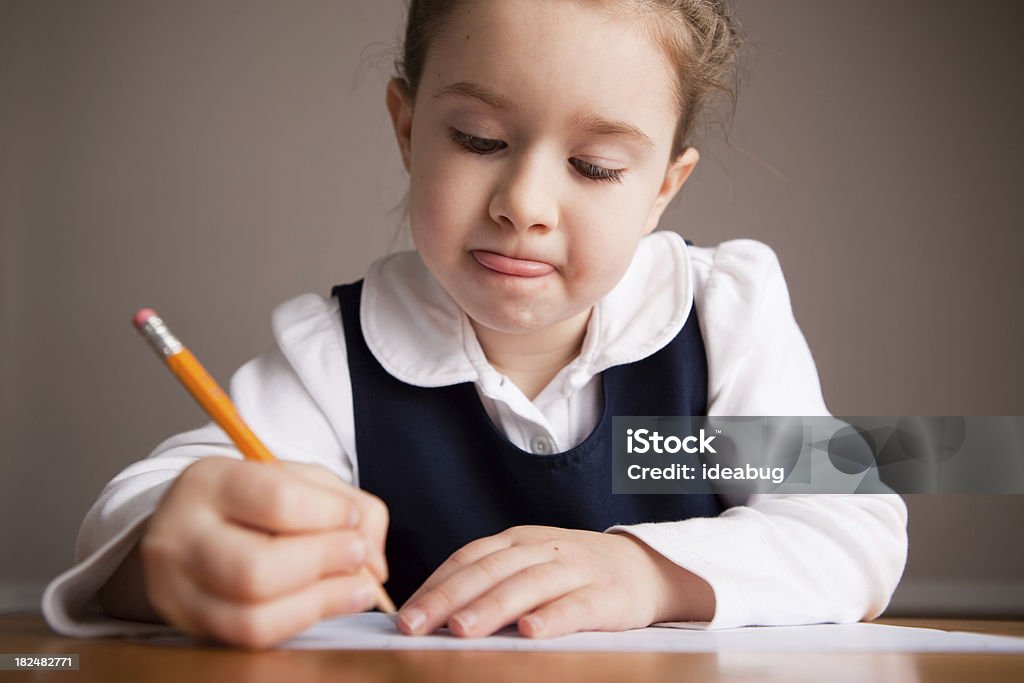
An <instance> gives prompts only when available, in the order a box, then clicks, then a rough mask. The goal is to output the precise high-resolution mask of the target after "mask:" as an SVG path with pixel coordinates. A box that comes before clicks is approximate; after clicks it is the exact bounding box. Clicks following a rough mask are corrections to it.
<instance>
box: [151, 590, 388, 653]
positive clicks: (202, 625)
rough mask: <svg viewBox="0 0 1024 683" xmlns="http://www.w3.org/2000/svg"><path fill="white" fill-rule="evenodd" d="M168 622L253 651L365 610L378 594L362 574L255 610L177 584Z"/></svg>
mask: <svg viewBox="0 0 1024 683" xmlns="http://www.w3.org/2000/svg"><path fill="white" fill-rule="evenodd" d="M177 594H178V599H177V602H178V605H177V606H175V607H173V608H171V610H170V612H171V614H173V617H174V618H173V620H172V623H174V624H175V625H176V626H178V627H179V628H181V629H182V630H183V631H185V632H186V633H189V634H190V635H193V636H197V637H200V638H213V639H215V640H218V641H221V642H224V643H229V644H231V645H237V646H240V647H245V648H251V649H262V648H267V647H270V646H272V645H275V644H277V643H280V642H281V641H283V640H286V639H288V638H290V637H292V636H294V635H296V634H297V633H300V632H302V631H304V630H305V629H307V628H309V627H310V626H312V625H313V624H315V623H316V622H317V621H319V620H321V619H324V618H326V617H329V616H333V615H336V614H349V613H354V612H362V611H365V610H367V609H369V608H370V607H371V606H372V605H373V603H374V600H375V597H376V594H375V592H374V590H373V584H372V582H370V581H368V580H367V579H366V578H365V577H363V576H361V575H352V576H340V577H331V578H327V579H324V580H322V581H319V582H317V583H315V584H313V585H311V586H307V587H306V588H304V589H302V590H299V591H296V592H294V593H290V594H288V595H286V596H282V597H281V598H278V599H276V600H271V601H267V602H263V603H259V604H256V605H247V604H239V603H235V602H231V601H229V600H223V599H221V598H219V597H217V596H214V595H211V594H209V593H207V592H206V591H204V590H203V589H202V588H201V587H200V586H198V585H196V584H193V583H191V582H188V581H186V580H180V581H179V585H178V586H177Z"/></svg>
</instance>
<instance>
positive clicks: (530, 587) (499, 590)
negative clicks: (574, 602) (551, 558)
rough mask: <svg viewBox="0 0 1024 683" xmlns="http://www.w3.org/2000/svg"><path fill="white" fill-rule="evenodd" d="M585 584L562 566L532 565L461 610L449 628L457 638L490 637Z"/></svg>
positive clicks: (552, 564) (583, 578)
mask: <svg viewBox="0 0 1024 683" xmlns="http://www.w3.org/2000/svg"><path fill="white" fill-rule="evenodd" d="M584 582H585V577H584V576H582V575H581V574H580V573H579V572H573V571H570V570H569V568H567V567H566V566H565V565H562V564H558V563H555V562H545V563H543V564H536V565H532V566H529V567H526V568H525V569H523V570H521V571H519V572H517V573H515V574H514V575H513V576H511V577H509V578H508V579H506V580H505V581H502V582H501V583H500V584H498V585H497V586H495V587H494V588H493V589H492V590H489V591H487V592H485V593H484V594H483V595H481V596H480V597H479V598H477V599H475V600H473V601H472V602H471V603H469V604H468V605H466V606H465V607H463V608H462V609H460V610H458V611H457V612H456V613H455V614H453V615H452V617H451V618H450V619H449V620H448V625H449V627H450V628H451V631H452V633H453V634H454V635H457V636H462V637H465V638H479V637H483V636H489V635H491V634H492V633H494V632H495V631H497V630H498V629H500V628H501V627H503V626H506V625H507V624H511V623H515V622H516V620H517V619H519V617H521V616H523V615H524V614H526V613H528V612H530V611H531V610H535V609H537V607H539V606H541V605H543V604H545V603H548V602H551V601H552V600H555V599H557V598H560V597H562V596H563V595H566V594H568V593H570V592H571V591H573V590H576V589H578V588H581V587H582V586H583V585H585V584H584Z"/></svg>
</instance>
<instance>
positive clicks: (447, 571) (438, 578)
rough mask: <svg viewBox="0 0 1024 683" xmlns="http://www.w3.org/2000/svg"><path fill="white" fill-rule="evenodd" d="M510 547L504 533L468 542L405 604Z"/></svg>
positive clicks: (510, 543)
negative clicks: (457, 573) (454, 575)
mask: <svg viewBox="0 0 1024 683" xmlns="http://www.w3.org/2000/svg"><path fill="white" fill-rule="evenodd" d="M511 545H512V539H511V537H510V536H509V535H508V534H505V533H500V534H495V535H493V536H485V537H483V538H478V539H476V540H475V541H470V542H469V543H467V544H466V545H464V546H462V547H461V548H459V549H458V550H456V551H455V552H454V553H452V554H451V556H450V557H449V558H448V559H447V560H445V561H444V562H442V563H441V566H439V567H438V568H437V569H435V570H434V572H433V573H432V574H431V575H430V576H428V577H427V580H426V581H424V582H423V585H422V586H420V587H419V588H418V589H416V592H415V593H413V594H412V597H410V598H409V599H408V600H406V601H405V604H406V605H410V604H412V603H413V602H415V601H416V600H417V599H419V597H420V596H421V595H423V594H424V593H426V592H427V591H430V590H433V589H434V588H435V587H436V586H437V585H438V584H439V583H441V582H442V581H444V580H446V579H447V578H448V577H450V576H451V575H452V574H454V573H456V572H458V571H461V570H463V569H465V568H466V567H468V566H470V565H472V564H473V563H475V562H477V561H478V560H479V559H480V558H482V557H484V556H486V555H490V554H492V553H495V552H497V551H499V550H504V549H505V548H508V547H509V546H511Z"/></svg>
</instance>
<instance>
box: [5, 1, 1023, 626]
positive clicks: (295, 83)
mask: <svg viewBox="0 0 1024 683" xmlns="http://www.w3.org/2000/svg"><path fill="white" fill-rule="evenodd" d="M402 14H403V3H401V2H398V1H397V0H389V1H388V2H379V3H370V2H340V1H339V2H326V1H320V0H303V1H302V2H293V1H289V2H284V1H283V0H281V1H271V0H230V1H228V0H220V1H216V2H198V1H189V2H175V3H169V2H163V1H157V0H122V1H115V0H92V1H90V2H73V1H71V0H66V1H55V0H25V1H21V0H13V1H12V0H2V1H0V228H2V229H0V287H2V290H0V291H2V297H0V306H2V310H0V320H2V331H0V347H2V352H0V364H2V365H0V372H2V374H0V409H2V410H0V414H2V420H3V423H2V425H0V426H2V430H0V433H2V437H0V438H2V439H3V441H2V443H0V448H2V450H0V454H2V465H0V467H2V481H0V501H2V502H0V505H2V508H0V585H2V586H3V589H2V590H3V593H2V597H3V598H4V599H6V600H7V601H8V602H12V601H14V602H17V600H19V599H23V598H24V596H26V595H28V596H31V595H32V594H33V592H34V591H36V590H38V586H39V584H40V582H41V581H44V580H45V579H47V578H49V577H51V576H53V575H55V574H56V573H57V572H59V571H61V570H62V569H64V568H66V567H67V566H68V565H69V564H70V562H71V553H72V548H73V544H74V539H75V534H76V532H77V528H78V524H79V522H80V520H81V518H82V516H83V515H84V514H85V512H86V511H87V509H88V508H89V506H90V504H91V502H92V501H93V500H94V499H95V497H96V495H97V494H98V493H99V491H100V489H101V488H102V486H103V484H104V483H105V482H106V481H107V480H108V479H109V478H110V477H111V476H113V475H114V474H115V473H116V472H117V471H118V470H120V469H121V468H122V467H124V466H125V465H127V464H128V463H130V462H132V461H133V460H136V459H139V458H141V457H143V456H145V455H146V453H147V452H148V451H149V450H150V449H151V448H152V447H153V446H154V445H155V444H156V443H157V442H159V441H160V440H162V439H163V438H164V437H166V436H167V435H169V434H171V433H173V432H175V431H180V430H182V429H185V428H188V427H191V426H193V425H196V424H198V423H200V422H203V421H204V420H203V417H202V415H201V414H200V412H199V410H198V409H197V408H195V407H194V406H193V405H192V402H191V401H190V400H188V399H187V398H186V397H185V395H184V394H183V392H182V391H181V389H180V388H179V387H178V386H177V385H176V384H175V383H174V382H173V381H172V380H171V379H170V377H169V376H168V375H167V373H166V370H164V369H163V368H161V367H160V365H159V363H157V362H155V361H154V359H153V358H152V355H151V352H150V351H149V350H148V349H146V348H145V347H144V345H143V344H142V343H141V342H140V341H139V339H137V338H136V335H135V332H134V331H133V330H132V329H131V327H130V324H129V319H130V316H131V314H132V313H133V312H134V311H135V310H136V309H137V308H138V307H140V306H142V305H149V306H153V307H154V308H156V309H157V310H159V311H160V312H161V313H162V314H163V315H164V317H165V318H166V319H167V320H168V321H172V324H173V326H174V328H175V330H176V331H177V332H178V333H179V334H180V335H181V336H182V337H183V338H184V339H185V340H186V341H187V343H188V344H189V345H190V346H191V347H192V348H193V349H194V350H195V351H196V353H197V354H198V355H199V356H200V357H201V358H202V359H203V360H204V362H205V363H206V364H207V366H208V367H209V368H210V370H211V371H212V372H213V374H214V375H215V376H217V377H218V378H219V379H220V380H222V381H224V382H226V381H227V379H228V378H229V377H230V374H231V372H232V371H233V370H234V368H236V367H237V366H238V365H239V364H241V363H242V362H244V361H245V360H246V359H248V358H250V357H252V356H253V355H255V354H257V353H259V352H261V351H263V350H265V349H266V348H268V346H269V344H270V342H271V335H270V330H269V324H268V323H269V314H270V311H271V309H272V308H273V306H274V305H275V304H277V303H279V302H280V301H282V300H284V299H286V298H288V297H290V296H292V295H294V294H297V293H300V292H303V291H310V290H312V291H318V292H326V291H327V290H328V288H329V287H330V285H331V284H333V283H337V282H342V281H349V280H352V279H355V278H357V277H359V276H361V274H362V273H363V271H364V268H365V266H366V265H367V264H368V263H369V262H370V261H371V260H372V259H374V258H376V257H377V256H380V255H382V254H383V253H385V252H386V251H387V250H388V249H389V247H391V245H392V241H393V237H394V235H395V233H396V230H397V228H398V225H399V223H400V218H401V212H400V210H396V206H397V205H398V204H399V202H400V201H401V199H402V196H403V193H404V187H405V178H404V173H403V172H402V170H401V165H400V163H399V158H398V154H397V151H396V148H395V145H394V142H393V140H392V138H391V133H390V130H389V125H388V123H387V120H386V115H385V110H384V107H383V92H384V90H383V88H384V83H385V80H386V78H387V75H388V69H389V66H390V58H391V53H390V49H391V48H392V47H393V45H394V44H395V39H396V38H397V36H398V35H399V31H400V22H401V17H402ZM739 16H740V17H741V19H742V20H743V23H744V27H745V30H746V32H747V33H748V35H749V37H750V46H751V52H752V57H751V60H750V67H749V69H748V73H747V74H746V77H745V83H744V88H743V92H742V95H741V98H740V106H739V111H738V114H737V117H736V119H735V124H734V126H733V129H732V133H731V145H727V144H724V143H723V141H722V140H721V138H720V137H719V138H714V139H711V140H710V141H709V142H708V144H706V145H704V146H703V154H704V160H703V161H702V163H701V165H700V166H699V168H698V170H697V172H696V174H695V176H694V177H693V179H692V180H691V181H690V183H689V184H688V186H687V187H686V189H685V190H684V192H683V194H682V197H681V199H679V200H677V203H676V204H675V205H674V206H673V208H672V209H671V210H670V211H669V213H668V215H667V216H666V217H665V219H664V221H663V227H671V228H674V229H677V230H679V231H680V232H682V233H684V234H685V235H687V236H688V237H690V238H692V239H694V240H696V241H697V242H698V243H703V244H710V243H714V242H718V241H721V240H724V239H728V238H733V237H753V238H757V239H760V240H763V241H766V242H768V243H769V244H771V245H772V246H773V247H774V248H775V249H776V250H777V252H778V254H779V257H780V259H781V261H782V263H783V267H784V269H785V272H786V275H787V278H788V281H789V284H790V287H791V293H792V299H793V305H794V307H795V309H796V314H797V319H798V320H799V321H800V322H801V325H802V327H803V329H804V332H805V333H806V335H807V338H808V340H809V342H810V346H811V348H812V350H813V352H814V354H815V356H816V358H817V361H818V364H819V368H820V371H821V377H822V383H823V386H824V388H825V394H826V398H827V399H828V403H829V406H830V407H831V409H832V410H833V412H835V413H837V414H851V415H856V414H866V415H875V414H879V415H880V414H922V415H931V414H939V415H941V414H970V415H975V414H977V415H985V414H993V415H1004V414H1006V415H1009V414H1015V415H1020V414H1024V382H1022V380H1024V361H1022V355H1021V353H1020V350H1021V349H1022V348H1024V307H1022V305H1021V304H1022V294H1024V274H1022V272H1021V269H1020V267H1019V261H1020V254H1021V253H1022V247H1024V238H1022V235H1021V230H1020V227H1021V220H1020V218H1019V213H1018V205H1019V202H1018V201H1014V200H1019V197H1020V190H1019V188H1018V185H1019V184H1020V182H1021V180H1022V175H1021V172H1020V170H1019V163H1020V159H1021V156H1022V152H1024V149H1022V141H1024V135H1022V133H1021V130H1020V125H1019V122H1020V120H1021V118H1022V112H1021V105H1022V101H1024V98H1022V94H1021V81H1020V77H1019V72H1020V67H1021V52H1020V48H1019V35H1018V28H1019V26H1020V25H1021V24H1022V23H1024V5H1022V4H1021V3H1018V2H1013V1H1012V0H1010V1H1006V2H992V3H986V5H985V7H984V8H980V7H977V8H976V7H974V6H970V7H968V6H967V5H965V4H964V3H961V2H951V1H945V2H937V1H934V0H898V1H896V2H893V1H890V0H871V1H859V2H852V1H849V2H847V1H843V2H840V1H838V0H836V1H830V2H820V1H816V0H772V1H758V2H751V1H749V0H748V1H747V2H743V3H742V4H740V6H739ZM400 243H401V242H399V244H400ZM908 503H909V505H910V511H911V517H910V538H911V543H910V560H909V564H908V566H907V572H906V575H905V579H904V582H903V584H902V585H901V587H900V589H899V591H898V592H897V595H896V597H895V598H894V602H893V607H892V611H893V612H896V613H929V612H930V613H941V612H953V613H957V612H959V613H1015V614H1018V615H1020V614H1024V550H1022V548H1021V543H1020V528H1021V522H1022V521H1024V496H1006V497H995V496H993V497H984V496H973V497H968V496H964V497H957V496H942V497H923V496H918V497H910V499H909V500H908Z"/></svg>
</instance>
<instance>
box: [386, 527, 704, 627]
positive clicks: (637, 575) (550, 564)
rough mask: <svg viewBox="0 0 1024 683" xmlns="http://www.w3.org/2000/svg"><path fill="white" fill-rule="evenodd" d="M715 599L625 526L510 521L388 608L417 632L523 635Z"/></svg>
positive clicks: (638, 620) (675, 610)
mask: <svg viewBox="0 0 1024 683" xmlns="http://www.w3.org/2000/svg"><path fill="white" fill-rule="evenodd" d="M714 611H715V599H714V593H713V592H712V590H711V586H710V585H708V583H707V582H706V581H704V580H703V579H701V578H700V577H698V576H697V575H695V574H693V573H691V572H689V571H687V570H685V569H683V568H682V567H679V566H677V565H675V564H673V563H672V562H670V561H669V560H667V559H665V558H664V557H663V556H662V555H660V554H658V553H656V552H655V551H654V550H652V549H651V548H650V547H649V546H647V545H645V544H644V543H643V542H642V541H640V540H638V539H636V538H634V537H632V536H630V535H627V534H614V533H613V534H608V533H597V532H593V531H576V530H571V529H559V528H556V527H543V526H523V527H513V528H511V529H508V530H506V531H503V532H502V533H500V534H496V535H494V536H488V537H486V538H481V539H478V540H476V541H473V542H472V543H469V544H467V545H466V546H464V547H462V548H461V549H460V550H458V551H456V552H455V553H454V554H453V555H452V556H451V557H449V558H448V559H447V560H446V561H445V562H444V564H442V565H441V566H440V567H438V568H437V570H436V571H435V572H434V573H433V574H432V575H431V576H430V578H428V579H427V580H426V582H425V583H424V584H423V585H422V586H421V587H420V589H419V590H417V591H416V593H415V594H413V596H412V597H411V598H409V600H408V601H407V602H406V603H405V605H404V606H403V607H402V609H401V610H400V611H399V613H398V627H399V629H400V630H401V631H402V632H403V633H406V634H408V635H423V634H426V633H431V632H433V631H434V630H435V629H437V628H440V627H441V626H443V625H445V624H447V625H448V627H449V629H450V630H451V632H452V633H453V634H454V635H457V636H462V637H482V636H488V635H490V634H492V633H494V632H495V631H497V630H498V629H500V628H502V627H503V626H505V625H507V624H511V623H517V624H518V627H519V632H520V633H521V634H522V635H524V636H527V637H531V638H538V637H550V636H557V635H563V634H566V633H573V632H576V631H622V630H626V629H631V628H641V627H644V626H648V625H650V624H652V623H655V622H658V621H687V620H690V621H709V620H710V619H711V618H712V617H713V616H714Z"/></svg>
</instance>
